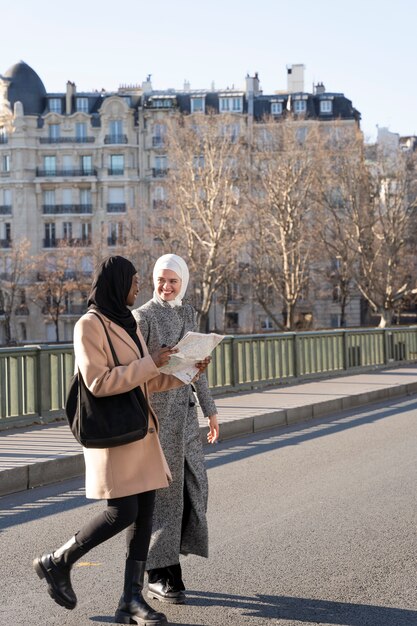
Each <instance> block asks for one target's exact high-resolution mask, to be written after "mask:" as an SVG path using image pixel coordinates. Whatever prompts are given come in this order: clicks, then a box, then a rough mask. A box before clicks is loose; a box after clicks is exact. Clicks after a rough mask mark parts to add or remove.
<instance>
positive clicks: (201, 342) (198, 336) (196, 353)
mask: <svg viewBox="0 0 417 626" xmlns="http://www.w3.org/2000/svg"><path fill="white" fill-rule="evenodd" d="M223 339H224V336H223V335H216V333H209V334H207V335H206V334H204V333H192V332H189V333H187V334H185V335H184V337H183V338H182V339H181V340H180V341H179V342H178V343H177V345H176V346H174V347H175V348H177V350H178V352H176V353H175V354H173V355H172V356H171V357H170V359H169V363H167V365H164V367H161V368H160V370H159V371H160V372H162V373H163V374H173V375H174V376H175V377H176V378H179V379H180V380H182V382H183V383H185V384H189V383H191V381H192V380H193V378H194V377H195V375H196V374H197V373H198V368H197V367H196V366H195V364H196V362H197V361H201V360H202V359H205V358H206V357H207V356H210V354H211V353H212V352H213V350H214V348H215V347H216V346H217V345H218V344H219V343H220V342H221V341H222V340H223Z"/></svg>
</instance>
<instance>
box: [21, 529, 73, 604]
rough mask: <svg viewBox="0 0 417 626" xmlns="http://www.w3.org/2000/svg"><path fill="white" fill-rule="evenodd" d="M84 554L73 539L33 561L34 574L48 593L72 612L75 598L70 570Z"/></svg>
mask: <svg viewBox="0 0 417 626" xmlns="http://www.w3.org/2000/svg"><path fill="white" fill-rule="evenodd" d="M82 554H84V550H83V548H81V546H79V545H78V544H77V542H76V541H75V537H73V538H72V539H70V540H69V541H68V542H67V543H66V544H65V545H63V546H62V547H61V548H59V549H58V550H56V551H55V552H53V553H51V554H44V555H42V556H41V557H38V558H36V559H35V560H34V561H33V567H34V569H35V572H36V573H37V575H38V576H39V578H41V579H43V578H44V579H45V580H46V583H47V585H48V593H49V595H50V596H51V598H52V599H53V600H55V602H56V603H57V604H59V605H60V606H63V607H65V608H66V609H69V610H72V609H74V608H75V606H76V604H77V597H76V595H75V593H74V589H73V588H72V584H71V568H72V566H73V564H74V563H75V561H77V560H78V559H79V558H80V556H81V555H82Z"/></svg>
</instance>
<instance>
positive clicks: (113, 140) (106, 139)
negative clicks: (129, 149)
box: [104, 135, 127, 143]
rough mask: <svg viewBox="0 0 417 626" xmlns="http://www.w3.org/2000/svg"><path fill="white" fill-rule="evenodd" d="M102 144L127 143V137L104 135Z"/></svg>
mask: <svg viewBox="0 0 417 626" xmlns="http://www.w3.org/2000/svg"><path fill="white" fill-rule="evenodd" d="M104 143H127V135H106V136H105V137H104Z"/></svg>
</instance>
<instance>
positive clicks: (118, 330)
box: [99, 313, 143, 359]
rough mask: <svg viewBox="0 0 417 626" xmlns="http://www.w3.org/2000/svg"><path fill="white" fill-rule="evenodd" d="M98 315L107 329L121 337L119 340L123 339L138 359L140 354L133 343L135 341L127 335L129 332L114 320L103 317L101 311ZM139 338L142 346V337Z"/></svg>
mask: <svg viewBox="0 0 417 626" xmlns="http://www.w3.org/2000/svg"><path fill="white" fill-rule="evenodd" d="M99 315H100V317H101V319H102V320H103V322H104V323H105V324H106V326H107V327H108V329H109V330H110V331H111V332H112V333H114V334H115V335H117V336H118V337H119V339H121V341H123V342H124V343H125V344H126V345H127V346H128V347H129V348H131V350H133V352H134V353H135V356H136V358H137V359H140V354H139V350H138V347H137V345H136V344H135V342H134V341H133V339H132V338H131V337H129V334H128V333H127V332H126V331H125V330H124V329H123V328H122V327H121V326H119V325H118V324H116V323H115V322H112V321H111V320H109V319H108V317H105V316H104V315H103V314H102V313H100V314H99ZM139 340H140V342H141V344H142V348H143V341H142V337H139Z"/></svg>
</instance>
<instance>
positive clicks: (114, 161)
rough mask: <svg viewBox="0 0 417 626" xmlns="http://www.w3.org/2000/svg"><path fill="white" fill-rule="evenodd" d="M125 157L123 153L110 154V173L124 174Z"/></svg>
mask: <svg viewBox="0 0 417 626" xmlns="http://www.w3.org/2000/svg"><path fill="white" fill-rule="evenodd" d="M124 165H125V158H124V156H123V154H111V155H110V167H109V174H112V175H116V176H117V175H119V176H120V175H122V174H123V172H124Z"/></svg>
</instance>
